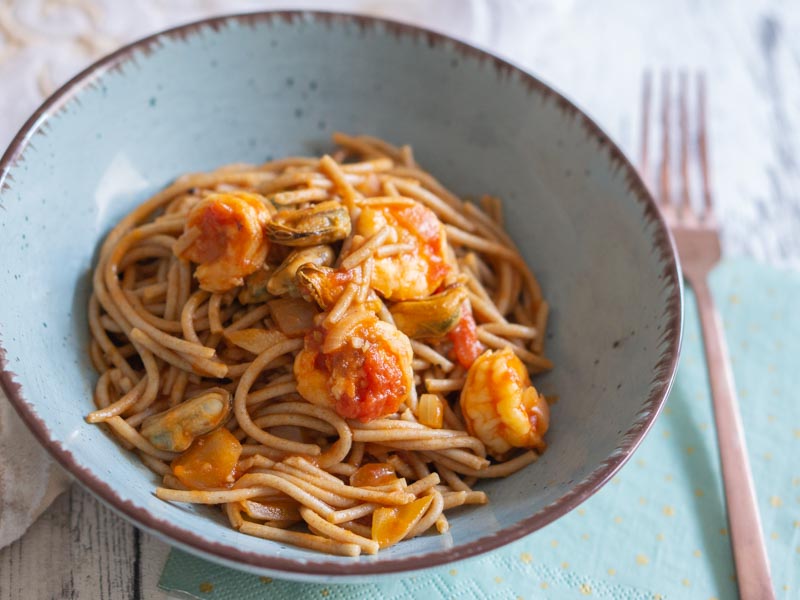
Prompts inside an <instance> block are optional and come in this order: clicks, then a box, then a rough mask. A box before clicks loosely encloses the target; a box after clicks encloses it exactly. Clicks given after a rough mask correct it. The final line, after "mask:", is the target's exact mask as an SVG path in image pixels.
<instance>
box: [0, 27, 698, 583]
mask: <svg viewBox="0 0 800 600" xmlns="http://www.w3.org/2000/svg"><path fill="white" fill-rule="evenodd" d="M334 130H341V131H345V132H350V133H369V134H372V135H378V136H381V137H383V138H386V139H388V140H392V141H394V142H397V143H410V144H412V145H413V147H414V150H415V155H416V157H417V159H418V160H419V162H420V163H421V164H422V165H423V166H424V167H425V168H426V169H427V170H429V171H430V172H432V173H433V174H434V175H435V176H436V177H438V178H439V179H440V180H441V181H443V182H444V183H445V184H446V185H447V186H449V187H450V188H452V189H453V190H455V191H456V192H457V193H460V194H462V195H478V194H482V193H491V194H495V195H497V196H500V197H501V198H503V199H504V201H505V211H506V216H507V228H508V230H509V232H510V234H511V235H512V237H513V238H514V239H515V240H516V242H517V243H518V244H519V246H520V249H521V251H522V252H523V254H524V256H525V258H526V260H527V261H528V263H529V264H530V265H531V267H532V268H533V270H534V271H535V273H537V275H538V277H539V279H540V281H541V284H542V287H543V290H544V294H545V297H546V298H547V299H548V300H549V302H550V305H551V307H552V319H551V322H550V326H549V333H548V342H547V354H548V356H549V357H550V358H552V359H553V360H554V361H555V365H556V368H555V370H554V371H553V372H552V373H550V374H548V375H545V376H541V377H537V378H536V380H535V381H536V382H537V386H538V387H539V388H540V389H541V390H543V391H544V392H545V393H553V394H558V396H559V397H560V400H559V401H558V403H557V404H555V405H554V406H553V408H552V412H553V415H552V429H551V430H550V433H549V434H548V440H549V444H550V445H549V449H548V450H547V452H545V454H544V455H543V456H542V457H541V459H540V460H539V461H538V462H537V463H535V464H533V465H531V466H529V467H528V468H526V469H524V470H523V471H521V472H519V473H517V474H515V475H513V476H511V477H509V478H506V479H503V480H496V481H488V482H486V483H485V484H483V486H482V488H481V489H483V490H485V491H486V492H487V493H488V495H489V498H490V503H489V504H488V505H486V506H481V507H470V508H468V509H462V510H460V511H459V512H457V513H453V515H452V518H450V522H451V529H450V532H449V533H448V534H446V535H429V536H423V537H420V538H416V539H414V540H411V541H407V542H403V543H402V544H399V545H397V546H394V547H392V548H390V549H388V550H386V551H382V552H381V553H379V555H377V556H371V557H361V558H358V559H352V558H339V557H332V556H326V555H323V554H318V553H314V552H311V551H307V550H302V549H297V548H294V547H288V546H285V545H282V544H278V543H274V542H269V541H266V540H262V539H259V538H255V537H249V536H246V535H243V534H240V533H238V532H236V531H234V530H233V529H231V528H230V527H229V526H228V524H227V521H225V520H224V518H223V516H222V514H221V513H220V512H219V511H217V510H215V509H211V508H207V507H197V506H187V505H177V504H170V503H167V502H162V501H161V500H158V499H157V498H155V496H154V495H153V490H154V487H155V485H156V478H155V476H154V475H153V474H152V473H151V472H150V471H149V470H148V469H147V468H146V467H144V466H143V465H142V464H141V463H140V461H139V460H138V458H136V457H135V456H134V455H132V454H130V453H127V452H126V451H124V450H122V449H121V448H120V447H119V446H118V445H117V444H116V442H115V441H114V440H113V439H112V438H111V436H110V435H109V434H107V433H106V432H105V431H104V430H103V429H102V428H100V427H97V426H94V425H89V424H87V423H85V422H84V415H86V414H87V413H88V412H89V411H90V410H91V407H92V400H91V398H92V390H93V386H94V382H95V378H96V375H95V373H94V371H93V369H92V367H91V364H90V362H89V360H88V358H87V348H88V341H89V336H88V325H87V317H86V304H87V299H88V296H89V293H90V285H89V273H90V271H91V269H92V266H93V261H94V259H95V254H96V252H97V249H98V246H99V243H100V241H101V240H102V238H103V237H104V235H105V233H106V232H108V231H109V229H110V228H111V227H112V225H113V224H114V223H116V222H117V221H118V220H119V219H120V218H121V217H122V216H123V215H125V214H126V213H127V212H128V211H130V210H131V209H132V208H133V207H134V206H136V205H137V204H139V203H140V202H142V201H143V200H144V199H145V198H147V197H148V196H150V195H152V194H153V193H154V192H156V191H157V190H159V189H161V188H163V187H164V186H165V185H166V184H167V183H168V182H170V181H171V180H172V179H174V178H175V177H177V176H178V175H180V174H182V173H185V172H190V171H201V170H208V169H212V168H213V167H216V166H218V165H221V164H225V163H232V162H239V161H250V162H259V161H263V160H265V159H268V158H270V157H280V156H284V155H294V154H319V153H321V152H322V151H324V150H325V149H327V148H329V147H330V145H329V144H330V143H329V136H330V134H331V132H332V131H334ZM0 186H1V187H2V191H0V232H1V233H0V239H2V244H3V252H2V256H3V264H2V268H1V269H0V289H2V290H3V293H2V294H0V336H1V341H0V345H1V346H2V348H0V352H1V354H0V357H2V359H1V361H2V384H3V388H4V390H5V392H6V394H7V395H8V397H9V399H10V401H11V402H12V403H13V405H14V406H15V408H16V409H17V411H18V412H19V413H20V415H21V416H22V418H23V419H24V421H25V423H26V424H27V425H28V427H30V429H31V430H32V431H33V433H34V434H35V435H36V437H37V438H38V439H39V441H40V442H41V443H42V444H43V445H44V446H45V447H46V448H47V449H48V450H49V452H50V453H51V454H52V455H53V457H54V458H55V459H56V460H57V461H58V462H59V463H61V465H62V466H63V467H64V468H66V469H67V470H68V471H69V472H70V473H72V475H74V476H75V478H77V479H78V480H79V481H80V482H81V483H82V484H83V485H84V486H86V488H88V489H89V490H90V491H91V492H92V493H93V494H95V495H96V496H97V497H98V498H99V499H101V500H102V501H103V502H105V503H106V504H108V505H109V506H110V507H112V508H113V509H114V510H115V511H117V512H118V513H119V514H121V515H122V516H123V517H125V518H127V519H129V520H130V521H131V522H133V523H134V524H136V525H137V526H139V527H141V528H143V529H145V530H147V531H148V532H150V533H153V534H155V535H157V536H159V537H161V538H162V539H164V540H165V541H167V542H169V543H170V544H173V545H175V546H179V547H181V548H183V549H185V550H188V551H190V552H193V553H195V554H198V555H201V556H203V557H206V558H209V559H211V560H214V561H217V562H219V563H223V564H226V565H229V566H232V567H237V568H240V569H246V570H250V571H254V572H258V573H262V574H269V575H273V576H277V577H284V578H294V579H305V580H326V581H330V580H331V579H337V580H346V579H349V580H358V579H359V578H364V577H366V576H368V575H370V576H372V575H377V574H390V573H395V574H396V573H399V572H404V571H413V570H419V569H423V568H426V567H432V566H435V565H440V564H443V563H447V562H451V561H455V560H459V559H463V558H466V557H468V556H472V555H475V554H479V553H482V552H486V551H488V550H491V549H493V548H497V547H500V546H502V545H504V544H507V543H509V542H511V541H513V540H515V539H517V538H519V537H521V536H524V535H526V534H529V533H531V532H533V531H536V530H537V529H539V528H541V527H543V526H544V525H546V524H548V523H550V522H551V521H553V520H554V519H557V518H558V517H560V516H561V515H564V514H565V513H567V512H568V511H569V510H571V509H572V508H574V507H575V506H577V505H578V504H580V503H581V502H583V501H584V500H585V499H586V498H588V497H589V496H590V495H592V494H593V493H594V492H596V491H597V490H598V489H600V488H601V487H602V486H603V484H605V483H606V482H607V481H608V480H609V479H610V478H611V477H612V476H613V475H614V473H615V472H616V471H617V470H618V469H619V468H620V467H621V466H622V465H623V463H625V461H626V460H627V459H628V458H629V457H630V455H631V453H632V452H633V451H634V450H635V449H636V447H637V446H638V444H639V443H640V442H641V440H642V438H643V437H644V435H645V434H646V433H647V431H648V429H649V428H650V426H651V425H652V423H653V421H654V419H655V418H656V416H657V414H658V412H659V409H660V407H661V405H662V403H663V402H664V399H665V397H666V395H667V393H668V390H669V388H670V384H671V382H672V379H673V376H674V373H675V367H676V362H677V358H678V353H679V346H680V337H681V323H682V304H681V298H682V294H681V292H682V288H681V279H680V277H679V269H678V264H677V260H676V255H675V251H674V248H673V244H672V241H671V238H670V235H669V232H668V230H667V228H666V227H665V225H664V222H663V221H662V220H661V218H660V216H659V213H658V210H657V208H656V206H655V204H654V203H653V201H652V199H651V197H650V195H649V194H648V192H647V191H646V189H645V187H644V185H643V184H642V181H641V180H640V178H639V177H638V175H637V174H636V172H635V171H634V169H633V168H632V167H631V165H630V163H629V162H628V161H627V160H626V158H625V157H624V156H623V154H622V153H621V152H620V150H619V149H618V148H617V146H615V145H614V143H613V142H611V140H610V139H609V138H608V137H607V136H606V135H605V134H604V133H603V132H602V131H601V130H600V129H599V128H598V126H597V125H595V124H594V123H593V122H592V121H591V120H590V119H589V118H587V117H586V116H585V115H584V114H583V113H582V112H581V111H580V110H578V109H577V108H576V107H575V106H574V105H573V104H572V103H571V102H569V101H568V100H567V99H565V98H564V97H563V96H561V95H560V94H558V93H557V92H555V91H554V90H553V89H552V88H550V87H548V86H547V85H545V84H544V83H542V82H541V81H539V80H538V79H536V78H535V77H533V76H532V75H529V74H528V73H525V72H524V71H522V70H520V69H519V68H517V67H515V66H513V65H511V64H509V63H508V62H505V61H503V60H500V59H498V58H496V57H494V56H492V55H490V54H488V53H487V52H484V51H481V50H479V49H476V48H474V47H472V46H469V45H467V44H464V43H461V42H458V41H455V40H452V39H449V38H447V37H445V36H443V35H440V34H438V33H434V32H431V31H426V30H422V29H419V28H416V27H411V26H409V25H404V24H400V23H396V22H390V21H385V20H381V19H375V18H368V17H360V16H352V15H342V14H330V13H316V12H271V13H256V14H249V15H241V16H231V17H222V18H214V19H209V20H206V21H201V22H198V23H194V24H191V25H185V26H182V27H178V28H175V29H172V30H169V31H166V32H164V33H160V34H157V35H154V36H151V37H148V38H146V39H143V40H141V41H139V42H136V43H133V44H131V45H129V46H126V47H124V48H122V49H121V50H118V51H117V52H115V53H113V54H111V55H110V56H108V57H106V58H104V59H102V60H100V61H99V62H97V63H95V64H94V65H92V66H91V67H89V68H88V69H86V70H85V71H83V72H82V73H80V74H79V75H78V76H77V77H75V78H74V79H73V80H71V81H70V82H68V83H67V84H66V85H65V86H64V87H62V88H61V89H60V90H58V91H57V92H56V93H55V94H54V95H53V96H52V97H51V98H50V99H48V100H47V101H46V102H45V103H44V104H43V105H42V107H41V108H39V110H37V111H36V113H35V114H34V115H33V116H32V117H31V118H30V120H29V121H28V122H27V123H26V124H25V125H24V127H23V128H22V130H21V131H20V133H19V134H18V135H17V136H16V138H15V139H14V140H13V142H12V144H11V146H10V148H9V149H8V151H7V152H6V153H5V155H4V157H3V159H2V162H0Z"/></svg>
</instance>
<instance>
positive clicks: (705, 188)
mask: <svg viewBox="0 0 800 600" xmlns="http://www.w3.org/2000/svg"><path fill="white" fill-rule="evenodd" d="M688 80H689V78H688V76H687V74H686V72H681V73H680V74H679V76H678V90H677V95H675V94H673V93H672V90H671V89H670V88H671V75H670V73H669V72H665V73H663V74H662V84H661V115H660V116H661V157H660V163H659V165H658V173H657V174H656V173H653V176H651V172H650V171H649V163H650V161H649V157H648V147H649V145H650V144H649V142H650V140H649V138H650V133H649V132H650V129H649V127H650V121H651V118H650V112H651V110H650V109H651V96H652V87H653V86H652V76H651V74H650V72H649V71H648V72H646V73H645V75H644V79H643V85H642V138H641V144H642V145H641V157H640V163H639V164H640V170H641V173H642V177H643V179H644V180H645V182H648V183H650V184H653V183H657V185H653V186H652V188H655V196H656V199H657V201H658V204H659V208H660V209H661V212H662V214H663V215H664V218H665V220H666V221H667V224H668V225H669V227H670V230H671V231H672V235H673V236H674V238H675V243H676V245H677V247H678V255H679V257H680V261H681V267H682V268H683V276H684V278H685V280H686V281H687V282H688V284H689V285H690V286H691V288H692V289H693V290H694V293H695V297H696V299H697V309H698V312H699V313H700V324H701V327H702V330H703V342H704V345H705V354H706V363H707V367H708V374H709V380H710V382H711V396H712V398H713V404H714V419H715V421H716V426H717V440H718V443H719V456H720V462H721V463H722V479H723V483H724V487H725V499H726V504H727V508H728V524H729V529H730V532H731V545H732V548H733V557H734V562H735V564H736V578H737V581H738V584H739V595H740V597H741V598H743V599H744V600H770V599H774V598H775V595H774V592H773V588H772V582H771V579H770V573H769V562H768V561H767V552H766V548H765V546H764V537H763V535H762V531H761V522H760V520H759V515H758V507H757V504H756V495H755V491H754V487H753V479H752V477H751V475H750V464H749V460H748V458H747V448H746V447H745V438H744V431H743V429H742V420H741V417H740V414H739V405H738V401H737V399H736V391H735V388H734V384H733V377H732V375H731V370H730V361H729V359H728V351H727V347H726V344H725V336H724V334H723V331H722V325H721V321H720V318H719V314H718V313H717V310H716V308H715V307H714V300H713V298H712V296H711V292H710V291H709V288H708V280H707V279H708V274H709V272H710V271H711V269H713V268H714V266H715V265H716V264H717V263H718V262H719V259H720V243H719V229H718V225H717V221H716V218H715V216H714V210H713V202H712V196H711V183H710V181H709V179H710V178H709V165H708V142H707V137H706V85H705V76H704V74H703V73H698V74H697V77H696V84H695V87H696V127H695V136H694V139H691V138H690V126H689V101H688V95H689V90H688V88H689V81H688ZM676 113H677V117H678V118H677V124H673V117H674V115H675V114H676ZM673 134H676V135H675V137H677V143H678V147H677V162H678V167H677V168H678V177H677V179H678V180H679V185H678V190H677V193H674V192H673V189H672V187H673V186H672V182H673V176H674V170H673V167H672V163H673V162H674V160H673V159H674V156H673V154H674V152H673V150H674V149H675V147H674V142H673V140H672V137H673ZM692 150H694V151H695V152H692ZM692 160H695V161H696V163H695V164H694V165H692V163H691V161H692ZM691 166H696V167H697V169H696V170H699V173H700V184H701V190H702V191H701V196H702V198H701V199H700V200H701V202H697V203H696V204H699V205H700V206H695V205H694V204H695V203H693V202H692V194H691V192H690V184H691V180H690V167H691ZM654 179H655V180H657V182H656V181H653V180H654Z"/></svg>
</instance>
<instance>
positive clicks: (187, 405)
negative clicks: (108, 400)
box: [141, 388, 231, 452]
mask: <svg viewBox="0 0 800 600" xmlns="http://www.w3.org/2000/svg"><path fill="white" fill-rule="evenodd" d="M230 411H231V394H230V392H228V391H227V390H224V389H222V388H211V389H209V390H206V391H205V392H203V393H202V394H200V395H199V396H195V397H194V398H191V399H190V400H186V401H185V402H181V403H180V404H178V405H177V406H173V407H172V408H170V409H168V410H166V411H164V412H161V413H158V414H156V415H153V416H151V417H148V418H147V419H145V420H144V422H142V428H141V434H142V435H143V436H144V437H145V438H146V439H147V441H149V442H150V443H151V444H152V445H153V446H155V447H156V448H158V449H159V450H166V451H168V452H183V451H184V450H186V449H187V448H188V447H189V446H191V444H192V442H193V441H194V439H195V438H197V437H199V436H201V435H203V434H206V433H208V432H210V431H213V430H214V429H216V428H217V427H219V426H220V425H222V424H223V423H224V422H225V419H226V418H227V417H228V414H230Z"/></svg>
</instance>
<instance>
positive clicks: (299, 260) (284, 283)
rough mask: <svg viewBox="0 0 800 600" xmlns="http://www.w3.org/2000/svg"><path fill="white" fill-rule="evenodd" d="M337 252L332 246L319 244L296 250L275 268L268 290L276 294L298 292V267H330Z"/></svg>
mask: <svg viewBox="0 0 800 600" xmlns="http://www.w3.org/2000/svg"><path fill="white" fill-rule="evenodd" d="M335 257H336V256H335V253H334V251H333V248H331V247H330V246H325V245H319V246H310V247H308V248H298V249H297V250H294V251H293V252H292V253H291V254H289V256H287V257H286V259H285V260H284V261H283V262H282V263H281V264H280V266H279V267H278V268H277V269H275V271H274V272H273V273H272V275H271V276H270V278H269V282H268V283H267V291H268V292H269V293H270V294H272V295H274V296H281V295H283V294H286V293H293V292H296V289H297V287H296V285H295V275H296V274H297V269H298V268H300V267H301V266H303V265H305V264H314V265H317V266H321V267H323V266H324V267H329V266H331V265H332V264H333V261H334V258H335Z"/></svg>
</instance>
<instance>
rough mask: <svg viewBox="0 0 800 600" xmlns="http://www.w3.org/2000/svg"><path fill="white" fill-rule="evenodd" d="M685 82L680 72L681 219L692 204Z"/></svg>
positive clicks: (686, 214) (682, 72)
mask: <svg viewBox="0 0 800 600" xmlns="http://www.w3.org/2000/svg"><path fill="white" fill-rule="evenodd" d="M686 80H687V75H686V71H681V72H680V75H679V76H678V127H679V133H680V154H679V161H680V175H681V190H680V201H679V211H680V214H681V216H683V217H688V216H689V215H690V214H691V211H692V203H691V200H690V198H689V108H688V105H687V101H686V87H687V85H686V84H687V82H686Z"/></svg>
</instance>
